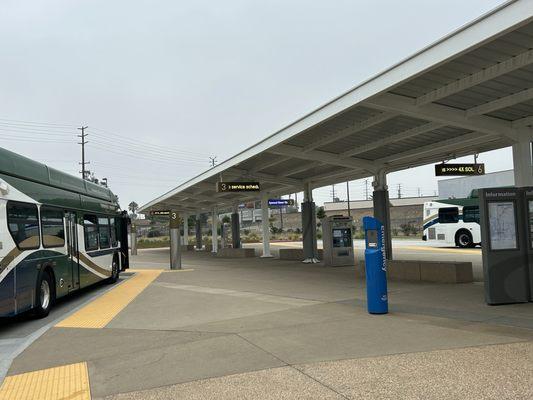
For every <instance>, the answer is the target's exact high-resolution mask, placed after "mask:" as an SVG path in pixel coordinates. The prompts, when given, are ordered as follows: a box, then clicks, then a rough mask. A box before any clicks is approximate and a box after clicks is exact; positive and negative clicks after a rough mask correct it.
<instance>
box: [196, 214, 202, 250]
mask: <svg viewBox="0 0 533 400" xmlns="http://www.w3.org/2000/svg"><path fill="white" fill-rule="evenodd" d="M196 250H202V218H201V217H200V214H196Z"/></svg>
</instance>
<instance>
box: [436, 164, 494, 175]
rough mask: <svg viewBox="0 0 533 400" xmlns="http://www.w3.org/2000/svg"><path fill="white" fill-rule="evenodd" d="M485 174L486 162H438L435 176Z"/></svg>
mask: <svg viewBox="0 0 533 400" xmlns="http://www.w3.org/2000/svg"><path fill="white" fill-rule="evenodd" d="M461 175H485V164H436V165H435V176H461Z"/></svg>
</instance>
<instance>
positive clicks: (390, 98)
mask: <svg viewBox="0 0 533 400" xmlns="http://www.w3.org/2000/svg"><path fill="white" fill-rule="evenodd" d="M532 126H533V0H516V1H509V2H506V3H504V4H503V5H502V6H500V7H498V8H496V9H495V10H493V11H491V12H489V13H487V14H485V15H483V16H482V17H480V18H478V19H477V20H475V21H473V22H472V23H470V24H468V25H466V26H464V27H462V28H460V29H458V30H456V31H454V32H452V33H451V34H449V35H448V36H446V37H444V38H443V39H441V40H439V41H438V42H436V43H434V44H432V45H430V46H428V47H426V48H424V49H423V50H421V51H420V52H418V53H416V54H414V55H413V56H411V57H409V58H407V59H405V60H403V61H402V62H400V63H398V64H396V65H394V66H393V67H391V68H389V69H387V70H385V71H383V72H382V73H380V74H378V75H376V76H374V77H373V78H371V79H369V80H367V81H365V82H363V83H361V84H360V85H358V86H356V87H355V88H353V89H351V90H350V91H348V92H346V93H344V94H342V95H341V96H339V97H337V98H336V99H334V100H332V101H331V102H329V103H327V104H325V105H323V106H322V107H320V108H318V109H317V110H315V111H313V112H311V113H309V114H307V115H306V116H304V117H302V118H301V119H299V120H297V121H295V122H294V123H292V124H291V125H289V126H287V127H285V128H283V129H281V130H280V131H278V132H276V133H274V134H273V135H271V136H269V137H267V138H266V139H264V140H262V141H261V142H259V143H257V144H256V145H254V146H252V147H250V148H248V149H246V150H244V151H243V152H241V153H239V154H237V155H235V156H234V157H232V158H230V159H228V160H226V161H224V162H223V163H221V164H219V165H217V166H216V167H214V168H212V169H210V170H208V171H206V172H204V173H202V174H200V175H198V176H196V177H194V178H192V179H191V180H189V181H187V182H185V183H183V184H181V185H179V186H178V187H176V188H175V189H173V190H171V191H169V192H168V193H165V194H163V195H162V196H160V197H158V198H156V199H155V200H153V201H151V202H149V203H148V204H146V205H144V206H143V207H141V209H140V211H141V212H148V211H151V210H166V209H174V210H177V211H183V212H187V211H188V212H201V211H208V210H211V209H212V208H213V207H214V206H217V207H224V206H233V205H235V204H237V203H240V202H243V201H246V200H251V199H257V198H258V194H257V193H242V192H241V193H216V182H217V181H220V180H225V181H230V180H231V181H252V180H257V181H259V182H261V189H262V191H263V192H265V193H268V194H269V195H270V196H278V195H283V194H288V193H294V192H297V191H301V190H302V189H303V187H304V185H306V184H310V185H311V187H321V186H325V185H329V184H333V183H338V182H343V181H346V180H353V179H358V178H363V177H367V176H372V175H375V174H377V173H378V171H385V172H393V171H398V170H402V169H406V168H411V167H416V166H419V165H424V164H428V163H432V162H440V161H443V160H448V159H451V158H455V157H460V156H465V155H469V154H474V153H479V152H484V151H489V150H494V149H498V148H503V147H507V146H510V145H512V144H513V143H515V142H517V141H526V140H531V139H532V138H533V128H532Z"/></svg>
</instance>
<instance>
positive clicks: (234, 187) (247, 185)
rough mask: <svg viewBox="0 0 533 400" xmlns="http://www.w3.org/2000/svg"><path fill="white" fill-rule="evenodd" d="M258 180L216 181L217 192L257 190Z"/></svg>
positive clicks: (259, 187) (258, 189) (258, 186)
mask: <svg viewBox="0 0 533 400" xmlns="http://www.w3.org/2000/svg"><path fill="white" fill-rule="evenodd" d="M260 190H261V185H260V184H259V182H217V192H218V193H224V192H259V191H260Z"/></svg>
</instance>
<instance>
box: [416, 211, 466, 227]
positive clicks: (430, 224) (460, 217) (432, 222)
mask: <svg viewBox="0 0 533 400" xmlns="http://www.w3.org/2000/svg"><path fill="white" fill-rule="evenodd" d="M458 220H459V221H462V220H463V215H462V214H459V218H458ZM438 223H439V217H437V218H435V219H432V220H431V221H429V222H427V223H425V224H424V227H423V229H424V230H425V229H427V228H429V227H431V226H433V225H435V224H438Z"/></svg>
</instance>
